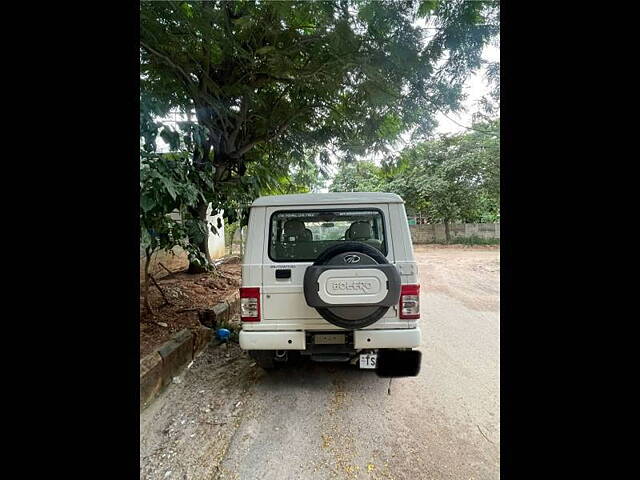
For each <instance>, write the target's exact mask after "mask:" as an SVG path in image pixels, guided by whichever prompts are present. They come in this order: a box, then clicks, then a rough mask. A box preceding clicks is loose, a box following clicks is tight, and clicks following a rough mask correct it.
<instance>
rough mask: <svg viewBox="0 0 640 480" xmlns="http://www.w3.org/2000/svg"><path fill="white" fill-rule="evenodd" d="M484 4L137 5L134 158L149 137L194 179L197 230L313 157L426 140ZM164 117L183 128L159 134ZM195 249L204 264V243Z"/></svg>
mask: <svg viewBox="0 0 640 480" xmlns="http://www.w3.org/2000/svg"><path fill="white" fill-rule="evenodd" d="M498 5H499V4H498V3H497V2H467V1H462V0H456V1H447V2H438V1H435V2H434V1H423V2H415V1H407V2H403V3H402V4H399V3H397V2H380V1H363V0H340V1H331V2H250V1H237V2H223V1H203V2H177V1H167V2H147V1H143V2H141V16H140V18H141V21H140V59H141V65H140V66H141V122H140V124H141V137H142V138H143V140H144V142H143V149H145V150H146V151H153V150H154V148H155V138H156V136H157V135H158V134H161V135H163V138H166V140H167V141H169V142H170V143H171V144H172V146H174V147H176V148H177V149H186V151H189V152H190V154H191V164H192V165H193V168H195V169H196V170H198V171H201V172H206V173H207V178H206V179H205V180H203V182H204V183H202V184H199V185H198V187H197V188H198V190H200V191H202V192H203V194H204V195H203V197H202V198H201V199H200V200H199V201H198V203H197V204H196V205H194V206H189V207H188V211H189V213H190V215H191V216H192V217H193V218H195V219H197V220H199V221H201V222H202V221H204V220H205V218H206V217H205V214H206V209H207V204H208V202H212V203H213V204H214V208H215V209H218V208H224V209H225V211H229V212H231V211H233V210H234V209H233V208H230V207H229V205H228V204H227V201H228V199H229V198H231V199H233V200H234V201H235V199H236V198H237V197H238V196H239V195H240V193H238V192H247V191H250V192H253V193H255V192H259V191H261V189H262V190H264V189H268V188H272V186H273V183H274V181H276V182H277V180H278V179H279V178H281V177H282V175H286V172H289V168H288V167H289V166H290V165H291V164H294V165H295V164H298V165H303V164H304V162H305V161H307V160H308V159H309V158H313V159H314V160H316V161H319V162H321V161H322V159H323V156H322V154H323V148H324V147H325V146H327V147H330V148H332V149H334V150H337V151H339V152H342V153H343V154H344V155H347V156H352V155H358V154H365V153H367V152H369V151H376V150H383V149H384V148H385V146H386V145H387V144H388V143H389V142H390V141H393V140H394V139H395V138H397V136H398V135H399V134H400V133H401V132H402V131H404V130H406V129H409V128H415V129H416V130H418V131H423V132H428V131H430V129H431V128H432V127H433V126H434V124H435V122H434V120H433V118H434V113H435V112H436V111H437V110H441V111H447V110H450V109H456V108H458V107H459V101H460V99H461V85H462V83H463V82H464V80H465V78H466V75H467V74H469V73H470V72H471V71H473V70H474V69H477V68H478V67H479V66H480V63H481V59H480V53H481V50H482V47H483V45H484V44H485V43H486V42H487V41H488V39H489V38H491V37H492V36H493V35H495V34H496V33H497V31H498V23H497V16H496V12H497V9H498ZM417 17H424V18H426V20H427V21H428V24H429V25H432V26H433V27H429V28H435V29H436V30H435V32H434V31H433V30H430V29H429V30H428V29H426V28H423V27H421V26H419V25H418V24H416V23H415V22H414V20H415V19H416V18H417ZM431 34H433V35H431ZM170 111H176V112H180V113H181V114H183V115H184V116H186V117H187V120H186V121H184V122H181V124H180V125H179V126H178V127H177V128H176V129H172V128H167V127H166V126H163V125H162V124H161V122H158V121H157V118H158V117H162V116H165V115H166V114H167V113H168V112H170ZM324 158H326V155H325V157H324ZM302 168H304V167H302ZM250 171H251V172H252V173H253V175H254V177H255V178H254V179H252V180H246V181H243V180H242V178H243V177H244V176H245V175H246V174H247V173H248V172H250ZM209 177H210V178H209ZM194 178H195V179H196V181H200V179H202V177H200V176H194ZM197 243H198V245H199V247H200V249H201V250H202V251H203V252H204V254H205V256H208V253H207V251H206V244H207V242H206V239H205V241H201V242H197Z"/></svg>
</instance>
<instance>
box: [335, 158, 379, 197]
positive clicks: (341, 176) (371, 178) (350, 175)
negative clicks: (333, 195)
mask: <svg viewBox="0 0 640 480" xmlns="http://www.w3.org/2000/svg"><path fill="white" fill-rule="evenodd" d="M386 186H387V182H386V180H385V178H383V176H382V170H381V169H380V167H378V166H377V165H376V164H375V163H373V162H371V161H356V162H349V163H347V162H343V163H342V164H341V165H340V166H339V168H338V172H337V173H336V175H335V176H334V178H333V181H332V183H331V186H330V187H329V191H331V192H383V191H385V190H386Z"/></svg>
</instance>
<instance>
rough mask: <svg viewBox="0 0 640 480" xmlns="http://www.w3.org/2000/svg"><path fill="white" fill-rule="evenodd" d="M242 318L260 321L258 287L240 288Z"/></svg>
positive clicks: (243, 319)
mask: <svg viewBox="0 0 640 480" xmlns="http://www.w3.org/2000/svg"><path fill="white" fill-rule="evenodd" d="M240 320H242V321H243V322H259V321H260V289H259V288H258V287H243V288H240Z"/></svg>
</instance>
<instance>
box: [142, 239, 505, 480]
mask: <svg viewBox="0 0 640 480" xmlns="http://www.w3.org/2000/svg"><path fill="white" fill-rule="evenodd" d="M415 253H416V258H417V261H418V262H419V263H420V274H421V285H422V300H421V301H422V304H421V305H422V308H423V316H422V321H421V322H422V325H421V327H422V331H423V341H422V347H421V348H420V349H421V350H422V352H423V360H422V371H421V373H420V376H418V377H415V378H400V379H394V380H393V382H392V384H391V395H388V393H387V389H388V387H389V381H388V380H385V379H381V378H378V377H377V376H376V375H375V373H373V372H371V371H362V370H357V369H356V368H355V367H350V366H344V365H341V364H334V365H330V364H314V363H308V362H305V363H302V364H300V365H295V366H288V367H286V368H284V369H282V370H278V371H275V372H272V373H268V374H267V373H264V372H263V371H262V370H261V369H260V368H258V367H256V366H255V365H254V364H253V362H252V361H251V360H250V359H249V358H248V357H246V356H245V355H244V354H242V353H241V352H240V351H239V349H238V347H237V345H231V346H229V348H228V349H227V348H225V347H224V346H223V347H212V348H210V349H208V350H206V351H205V352H204V353H203V354H202V355H201V356H199V357H198V358H197V359H196V360H195V361H194V364H193V365H192V367H191V368H190V369H189V370H187V371H186V372H185V373H184V374H183V375H182V378H179V379H177V382H178V383H175V384H174V385H171V386H170V387H169V389H168V390H167V392H166V393H165V394H164V395H163V396H162V397H161V398H160V399H158V400H157V401H156V402H155V403H153V404H152V405H151V406H150V407H149V408H148V409H147V410H145V411H144V412H143V413H142V414H141V416H140V430H141V436H140V463H141V468H140V477H141V478H145V479H170V478H171V479H238V480H245V479H246V480H251V479H260V480H271V479H278V480H285V479H309V480H315V479H318V480H320V479H333V478H335V479H407V480H409V479H456V480H458V479H465V480H469V479H473V480H478V479H497V478H499V473H500V470H499V460H500V371H499V365H500V343H499V341H500V315H499V306H500V300H499V293H500V286H499V284H500V276H499V275H500V274H499V268H500V250H499V249H473V248H464V249H462V248H460V249H456V248H447V249H441V248H432V247H429V246H415Z"/></svg>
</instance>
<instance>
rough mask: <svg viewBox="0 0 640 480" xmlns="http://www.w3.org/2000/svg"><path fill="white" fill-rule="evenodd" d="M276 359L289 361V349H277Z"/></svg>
mask: <svg viewBox="0 0 640 480" xmlns="http://www.w3.org/2000/svg"><path fill="white" fill-rule="evenodd" d="M276 361H278V362H286V361H287V351H286V350H276Z"/></svg>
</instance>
